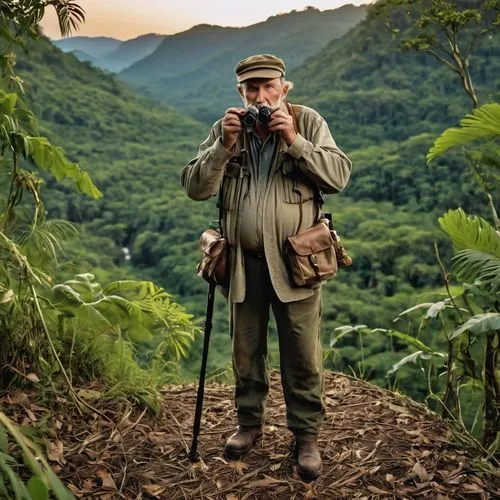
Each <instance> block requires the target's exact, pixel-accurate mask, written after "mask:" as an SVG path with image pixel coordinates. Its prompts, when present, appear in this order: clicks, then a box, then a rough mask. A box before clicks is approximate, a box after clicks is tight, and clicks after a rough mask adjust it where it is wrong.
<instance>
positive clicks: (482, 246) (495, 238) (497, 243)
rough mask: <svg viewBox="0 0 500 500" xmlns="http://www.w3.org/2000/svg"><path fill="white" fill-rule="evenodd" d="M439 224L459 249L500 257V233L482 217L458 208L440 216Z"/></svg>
mask: <svg viewBox="0 0 500 500" xmlns="http://www.w3.org/2000/svg"><path fill="white" fill-rule="evenodd" d="M439 224H440V226H441V228H442V229H443V231H444V232H445V233H447V234H448V236H449V237H450V238H451V240H452V241H453V246H454V247H455V248H456V249H457V250H465V249H470V250H479V251H481V252H486V253H489V254H491V255H494V256H496V257H500V235H499V234H498V233H497V232H496V231H495V228H494V227H493V226H492V225H491V224H489V223H488V222H487V221H486V220H485V219H483V218H482V217H477V216H470V215H467V214H466V213H465V212H464V211H463V210H462V209H461V208H458V209H456V210H449V211H448V212H447V213H446V214H445V215H443V216H442V217H440V219H439Z"/></svg>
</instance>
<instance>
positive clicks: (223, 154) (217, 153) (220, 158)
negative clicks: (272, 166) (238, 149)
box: [212, 137, 233, 168]
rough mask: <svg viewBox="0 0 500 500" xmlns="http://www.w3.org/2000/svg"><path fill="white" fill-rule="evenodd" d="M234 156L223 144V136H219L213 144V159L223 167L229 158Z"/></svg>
mask: <svg viewBox="0 0 500 500" xmlns="http://www.w3.org/2000/svg"><path fill="white" fill-rule="evenodd" d="M231 156H233V153H232V152H231V151H228V150H227V149H226V148H225V147H224V145H223V144H222V137H219V138H218V139H217V140H216V141H215V142H214V144H213V146H212V159H213V162H214V163H215V164H216V165H218V166H219V165H220V168H223V167H224V166H225V165H226V162H227V160H229V158H231Z"/></svg>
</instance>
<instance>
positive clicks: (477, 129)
mask: <svg viewBox="0 0 500 500" xmlns="http://www.w3.org/2000/svg"><path fill="white" fill-rule="evenodd" d="M460 125H461V128H449V129H447V130H445V131H444V132H443V133H442V134H441V135H440V136H439V137H438V138H437V139H436V141H435V142H434V145H433V146H432V148H431V149H430V150H429V152H428V153H427V162H430V161H432V160H433V159H434V158H436V157H437V156H440V155H442V154H443V153H444V152H446V151H448V150H449V149H451V148H454V147H456V146H461V145H464V144H469V143H470V142H473V141H476V140H478V139H491V138H494V137H498V136H500V104H499V103H490V104H484V105H483V106H481V107H479V108H477V109H475V110H474V111H473V112H472V113H471V114H468V115H466V116H465V118H463V119H462V120H461V121H460Z"/></svg>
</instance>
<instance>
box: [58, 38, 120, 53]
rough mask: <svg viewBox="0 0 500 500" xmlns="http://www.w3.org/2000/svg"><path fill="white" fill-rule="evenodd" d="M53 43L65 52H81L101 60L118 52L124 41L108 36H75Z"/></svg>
mask: <svg viewBox="0 0 500 500" xmlns="http://www.w3.org/2000/svg"><path fill="white" fill-rule="evenodd" d="M53 43H54V45H55V46H56V47H59V48H60V49H61V50H62V51H63V52H73V51H81V52H84V53H86V54H88V55H89V56H92V57H93V58H99V57H101V56H103V55H105V54H108V53H110V52H113V51H114V50H116V49H117V48H118V47H119V46H120V44H121V43H122V41H121V40H118V39H116V38H112V37H107V36H98V37H91V36H74V37H70V38H62V39H61V40H53Z"/></svg>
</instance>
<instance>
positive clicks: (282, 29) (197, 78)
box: [119, 5, 366, 122]
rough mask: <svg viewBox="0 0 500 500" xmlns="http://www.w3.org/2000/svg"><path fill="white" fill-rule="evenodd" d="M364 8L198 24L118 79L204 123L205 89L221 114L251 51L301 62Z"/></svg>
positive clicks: (343, 29)
mask: <svg viewBox="0 0 500 500" xmlns="http://www.w3.org/2000/svg"><path fill="white" fill-rule="evenodd" d="M365 12H366V7H363V6H361V7H356V6H354V5H344V6H343V7H340V8H338V9H335V10H324V11H320V10H318V9H315V8H313V7H309V8H306V9H305V10H302V11H291V12H289V13H286V14H279V15H276V16H271V17H269V18H268V19H267V20H266V21H263V22H260V23H257V24H253V25H250V26H246V27H243V28H233V27H221V26H214V25H207V24H202V25H198V26H194V27H193V28H191V29H189V30H187V31H184V32H182V33H177V34H176V35H171V36H167V37H165V39H164V40H163V41H162V42H161V44H160V45H159V46H158V47H157V48H156V50H155V51H154V52H153V53H152V54H151V55H149V56H148V57H145V58H144V59H141V60H140V61H138V62H136V63H135V64H132V65H131V66H130V67H129V68H126V69H125V70H123V71H121V72H120V73H119V76H120V78H121V79H123V80H124V81H126V82H127V83H130V84H131V85H133V86H135V87H136V88H138V89H139V90H141V91H142V92H143V93H145V94H146V95H148V96H150V97H153V98H155V99H157V100H160V101H165V102H166V103H168V104H169V105H170V106H173V107H175V108H177V109H179V110H182V112H184V113H187V114H190V115H191V116H195V117H196V118H197V119H201V120H204V121H206V122H211V121H213V119H214V117H215V114H214V112H213V111H212V112H210V111H208V110H207V109H206V105H205V99H206V95H205V94H206V91H207V90H208V91H209V92H210V100H211V102H212V101H214V100H215V101H217V106H218V107H219V111H215V113H217V112H220V110H222V108H224V109H225V107H227V102H228V101H230V100H231V99H233V101H234V100H235V99H237V95H236V94H235V89H234V84H235V79H234V72H233V68H234V66H235V64H236V63H237V62H238V61H239V60H240V59H242V58H243V57H246V56H248V55H250V54H253V53H275V54H277V55H279V56H280V57H283V59H284V60H285V62H286V64H287V68H288V69H291V68H294V67H297V66H299V65H300V64H302V63H303V62H304V61H305V60H306V59H307V58H308V57H310V56H312V55H313V54H314V53H316V52H318V51H319V50H320V49H322V48H323V47H324V46H325V45H326V44H327V43H328V42H330V41H331V40H332V39H335V38H339V37H341V36H342V35H344V34H345V33H346V32H347V31H348V30H349V29H350V28H352V27H353V26H355V25H356V24H358V23H359V22H360V21H361V20H362V19H363V18H364V17H365Z"/></svg>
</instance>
